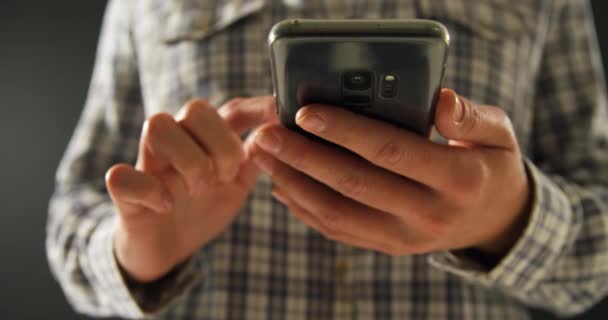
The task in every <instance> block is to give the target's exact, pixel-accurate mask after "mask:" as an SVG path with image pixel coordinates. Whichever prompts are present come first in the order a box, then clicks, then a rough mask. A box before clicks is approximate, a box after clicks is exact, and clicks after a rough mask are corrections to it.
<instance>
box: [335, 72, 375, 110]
mask: <svg viewBox="0 0 608 320" xmlns="http://www.w3.org/2000/svg"><path fill="white" fill-rule="evenodd" d="M373 86H374V74H373V73H372V72H371V71H368V70H348V71H344V72H342V97H343V99H344V100H343V101H344V105H345V106H347V107H369V105H370V103H371V101H372V96H373V92H374V90H373Z"/></svg>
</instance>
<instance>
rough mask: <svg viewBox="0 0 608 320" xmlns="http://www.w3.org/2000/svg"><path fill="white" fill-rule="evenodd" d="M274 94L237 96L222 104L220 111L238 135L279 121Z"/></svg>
mask: <svg viewBox="0 0 608 320" xmlns="http://www.w3.org/2000/svg"><path fill="white" fill-rule="evenodd" d="M274 101H275V100H274V97H272V96H261V97H254V98H236V99H232V100H230V101H228V102H226V103H225V104H224V105H222V106H221V107H220V108H219V110H218V113H219V114H220V116H221V117H222V118H223V119H224V120H225V121H226V122H227V123H228V125H229V126H230V128H232V130H234V132H236V133H237V134H238V135H242V134H244V133H245V132H246V131H248V130H251V129H253V128H255V127H258V126H260V125H262V124H265V123H268V122H277V121H278V118H277V115H276V112H275V102H274Z"/></svg>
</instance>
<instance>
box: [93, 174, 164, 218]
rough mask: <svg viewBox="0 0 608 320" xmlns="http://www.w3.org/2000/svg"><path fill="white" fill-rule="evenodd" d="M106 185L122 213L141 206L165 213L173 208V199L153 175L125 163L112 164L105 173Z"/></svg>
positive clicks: (128, 212)
mask: <svg viewBox="0 0 608 320" xmlns="http://www.w3.org/2000/svg"><path fill="white" fill-rule="evenodd" d="M105 180H106V186H107V188H108V192H109V193H110V196H111V197H112V199H113V201H114V203H115V204H117V205H118V206H119V209H127V210H120V211H121V213H123V214H130V213H131V212H132V211H133V210H129V209H128V208H132V207H136V206H142V207H145V208H147V209H150V210H152V211H154V212H158V213H166V212H168V211H170V210H171V209H172V208H173V200H172V198H171V196H170V195H169V193H168V192H167V191H166V190H165V189H164V188H163V185H162V183H161V182H160V180H159V179H158V178H156V177H155V176H152V175H149V174H146V173H143V172H140V171H137V170H135V168H133V167H131V166H129V165H127V164H118V165H115V166H113V167H112V168H110V169H109V170H108V172H107V173H106V177H105Z"/></svg>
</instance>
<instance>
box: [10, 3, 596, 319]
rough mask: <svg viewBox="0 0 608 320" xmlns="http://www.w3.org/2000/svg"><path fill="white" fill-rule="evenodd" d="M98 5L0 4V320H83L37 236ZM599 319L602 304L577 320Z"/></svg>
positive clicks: (76, 104)
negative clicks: (54, 276) (50, 266)
mask: <svg viewBox="0 0 608 320" xmlns="http://www.w3.org/2000/svg"><path fill="white" fill-rule="evenodd" d="M105 2H106V1H103V0H89V1H82V0H80V1H29V0H22V1H13V0H1V1H0V108H1V109H0V110H1V113H0V124H1V125H0V146H1V150H2V151H1V153H0V214H1V215H2V220H1V221H2V222H1V223H0V255H2V257H1V258H0V284H1V286H2V291H1V293H0V318H2V319H84V318H83V317H80V316H77V315H76V314H75V313H74V312H73V311H72V310H71V309H70V307H69V306H68V304H67V303H66V301H65V299H64V297H63V295H62V293H61V290H60V289H59V286H58V285H57V284H56V283H55V281H54V280H53V279H52V278H51V275H50V273H49V271H48V266H47V262H46V258H45V254H44V234H45V230H44V228H45V222H46V212H47V203H48V197H49V195H50V194H51V191H52V187H53V175H54V171H55V169H56V166H57V164H58V162H59V159H60V157H61V155H62V152H63V150H64V148H65V146H66V143H67V142H68V139H69V137H70V135H71V133H72V130H73V128H74V125H75V124H76V121H77V119H78V116H79V114H80V111H81V108H82V105H83V102H84V99H85V94H86V88H87V86H88V81H89V77H90V72H91V68H92V63H93V60H94V52H95V47H96V42H97V36H98V32H99V27H100V22H101V17H102V14H103V10H104V6H105ZM593 4H594V5H595V12H596V24H597V26H598V27H597V29H598V33H599V37H600V41H601V44H602V49H603V52H604V57H606V56H607V55H608V54H607V53H606V47H607V46H608V41H606V40H608V39H606V36H607V35H608V30H607V28H608V22H607V21H606V20H605V19H604V20H603V19H602V18H604V17H605V16H603V15H600V13H601V12H605V10H606V9H607V8H608V4H607V2H606V1H602V0H594V1H593ZM604 61H606V59H604ZM605 312H608V302H605V303H604V304H602V305H600V306H598V307H596V308H595V309H594V310H592V311H591V312H589V313H588V314H586V315H585V316H581V317H579V318H581V319H600V318H602V317H601V314H602V313H605ZM604 318H605V316H604ZM538 319H545V317H544V316H542V315H539V316H538Z"/></svg>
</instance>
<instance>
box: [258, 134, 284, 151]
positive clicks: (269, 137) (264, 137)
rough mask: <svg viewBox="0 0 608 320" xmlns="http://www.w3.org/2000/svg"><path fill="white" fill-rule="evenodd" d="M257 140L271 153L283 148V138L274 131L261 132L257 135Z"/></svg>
mask: <svg viewBox="0 0 608 320" xmlns="http://www.w3.org/2000/svg"><path fill="white" fill-rule="evenodd" d="M255 142H256V143H257V144H258V145H259V146H260V147H262V149H264V150H266V151H268V152H270V153H274V154H277V153H279V151H280V150H281V140H280V139H279V137H277V136H276V134H274V133H272V132H268V131H263V132H259V133H258V134H257V136H256V137H255Z"/></svg>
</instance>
